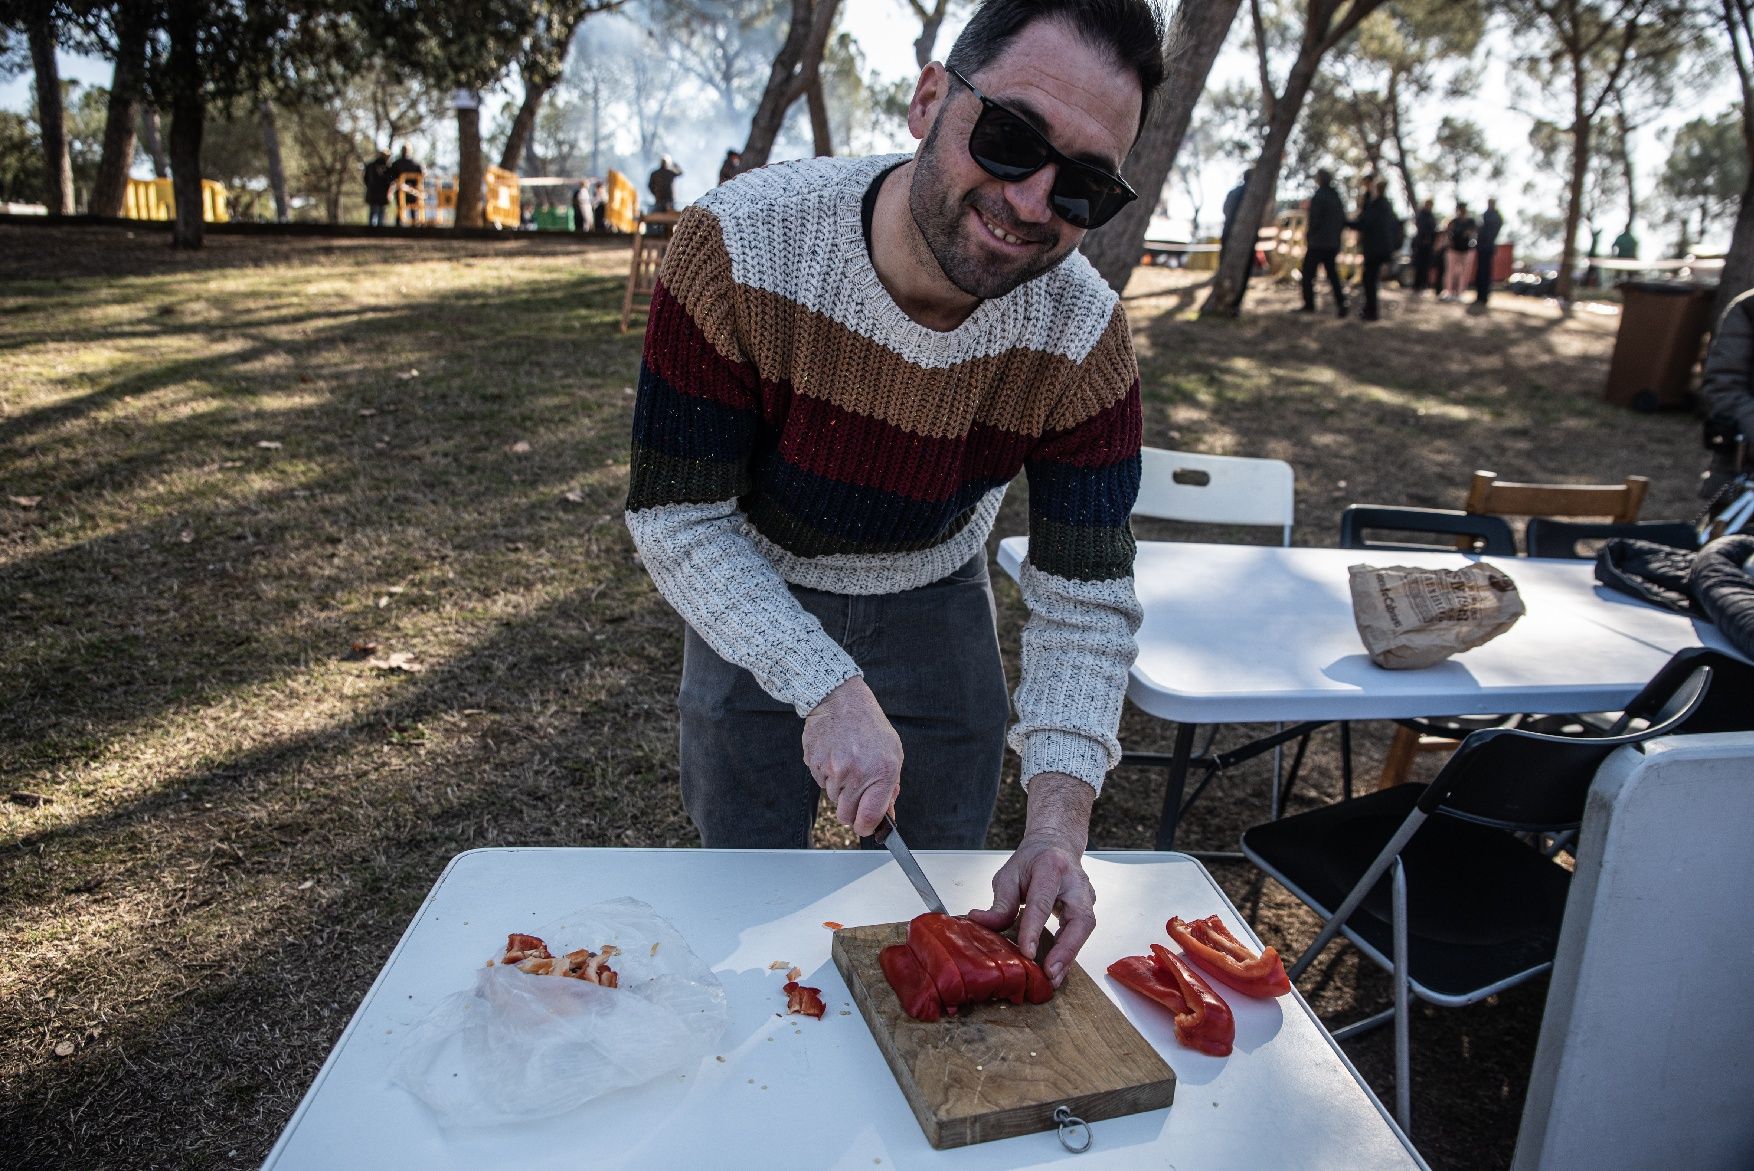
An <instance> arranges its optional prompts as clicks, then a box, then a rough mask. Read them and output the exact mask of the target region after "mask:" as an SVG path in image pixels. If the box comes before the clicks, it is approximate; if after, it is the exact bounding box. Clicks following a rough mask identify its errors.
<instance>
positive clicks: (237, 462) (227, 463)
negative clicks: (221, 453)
mask: <svg viewBox="0 0 1754 1171" xmlns="http://www.w3.org/2000/svg"><path fill="white" fill-rule="evenodd" d="M219 466H220V467H222V468H241V467H243V466H244V461H243V460H241V459H222V460H220V461H219Z"/></svg>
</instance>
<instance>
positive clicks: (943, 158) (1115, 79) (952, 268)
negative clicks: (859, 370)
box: [908, 20, 1140, 299]
mask: <svg viewBox="0 0 1754 1171" xmlns="http://www.w3.org/2000/svg"><path fill="white" fill-rule="evenodd" d="M969 80H970V81H972V82H973V83H974V84H975V85H977V86H979V87H980V89H981V92H982V93H984V94H986V95H987V96H988V97H989V98H991V99H993V100H994V101H996V102H998V103H1000V104H1001V105H1003V106H1005V107H1006V108H1007V109H1009V110H1011V111H1012V112H1014V113H1016V114H1018V115H1019V116H1021V117H1023V118H1025V119H1027V120H1029V121H1030V122H1031V123H1033V124H1034V125H1035V127H1036V129H1038V130H1040V131H1041V132H1042V133H1043V134H1045V135H1046V136H1047V139H1048V141H1049V142H1051V143H1053V144H1054V146H1055V147H1057V148H1058V149H1059V150H1060V152H1061V153H1062V154H1065V155H1067V156H1069V157H1071V158H1074V159H1078V160H1080V161H1081V162H1087V163H1090V164H1091V165H1093V166H1097V167H1100V168H1102V169H1103V170H1105V171H1108V172H1110V173H1112V174H1117V175H1118V174H1120V169H1121V161H1122V160H1123V159H1125V158H1126V155H1127V149H1128V147H1129V146H1131V144H1132V141H1133V135H1134V132H1135V130H1136V129H1137V127H1138V122H1139V100H1140V98H1139V82H1138V79H1137V78H1136V77H1135V76H1134V75H1133V73H1132V71H1131V70H1128V69H1124V68H1120V67H1118V66H1117V64H1116V62H1115V61H1114V60H1113V59H1112V58H1110V56H1109V55H1108V54H1107V53H1105V52H1103V51H1101V50H1098V49H1094V48H1092V47H1091V46H1089V45H1087V44H1086V43H1085V42H1084V40H1083V39H1082V38H1080V37H1079V36H1078V35H1077V34H1076V33H1075V32H1073V31H1072V30H1071V29H1069V28H1067V27H1066V26H1065V25H1064V24H1061V23H1059V22H1057V21H1052V20H1038V21H1036V22H1034V23H1033V24H1030V25H1029V26H1028V27H1026V28H1025V29H1024V30H1023V31H1022V32H1021V33H1019V34H1018V35H1017V37H1016V39H1014V40H1013V41H1012V42H1011V44H1010V46H1009V47H1008V48H1007V49H1006V50H1005V52H1004V53H1003V54H1002V55H1001V56H1000V57H999V58H998V59H997V60H995V61H993V62H992V63H991V64H989V65H988V66H987V67H986V68H984V69H982V70H981V71H980V73H979V74H977V75H975V76H972V77H970V78H969ZM980 113H981V103H980V99H978V98H976V97H975V96H974V95H973V94H972V93H970V92H969V91H968V90H967V89H965V88H964V87H962V86H960V85H956V86H952V85H951V82H950V78H949V75H948V74H946V73H945V72H944V69H943V67H942V66H939V65H930V66H927V68H926V70H925V72H924V73H922V74H921V76H920V82H919V85H918V87H917V88H916V89H915V91H914V100H913V104H912V105H911V106H910V107H909V110H908V126H909V128H910V129H911V130H912V131H913V133H914V136H915V137H916V138H917V137H924V138H925V142H924V144H922V145H921V147H920V149H919V152H918V154H916V156H915V159H914V171H913V181H912V183H911V185H910V187H909V190H908V208H909V210H910V211H911V212H912V213H913V218H914V223H915V224H916V225H918V227H919V229H920V233H921V235H922V236H923V237H924V238H925V241H926V246H927V247H928V248H930V249H931V252H932V255H933V256H934V257H935V258H936V259H937V261H938V266H939V267H940V268H941V269H943V270H944V275H945V276H946V277H948V278H949V279H950V282H951V283H952V284H954V285H955V286H956V287H957V288H958V289H961V290H962V291H963V292H964V293H967V294H968V295H969V296H971V297H980V298H982V299H986V298H991V297H1002V296H1004V295H1005V294H1006V293H1009V292H1010V291H1011V290H1012V289H1015V288H1017V286H1019V285H1021V284H1023V283H1024V282H1025V281H1029V280H1033V279H1035V278H1036V277H1038V276H1040V275H1041V274H1042V273H1044V272H1047V271H1048V270H1049V269H1051V268H1053V267H1054V266H1055V265H1056V264H1058V263H1059V262H1060V261H1061V260H1063V259H1064V258H1065V256H1066V254H1067V253H1068V252H1070V251H1072V249H1074V248H1076V247H1077V246H1078V244H1079V242H1080V241H1081V240H1083V239H1084V232H1083V231H1082V230H1080V229H1078V228H1074V227H1073V226H1072V225H1071V224H1069V223H1067V222H1066V221H1065V220H1063V219H1061V218H1059V216H1057V215H1055V214H1054V211H1053V208H1052V206H1051V205H1050V203H1049V193H1050V191H1051V190H1052V188H1053V183H1054V179H1055V177H1056V176H1057V174H1058V172H1059V168H1058V167H1057V166H1056V165H1055V164H1053V163H1051V162H1050V163H1048V164H1047V165H1046V166H1044V167H1042V169H1041V170H1039V171H1037V172H1036V173H1035V174H1033V175H1030V176H1029V177H1028V178H1026V179H1024V180H1022V181H1021V182H1017V183H1006V182H1003V181H1001V180H999V179H995V178H993V176H991V175H989V174H987V173H986V172H985V171H983V170H982V169H981V168H980V165H979V164H977V163H976V162H975V161H974V159H972V158H970V157H969V153H968V136H969V132H970V131H971V130H972V129H973V128H974V123H975V119H976V118H978V117H979V116H980Z"/></svg>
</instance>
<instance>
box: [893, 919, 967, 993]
mask: <svg viewBox="0 0 1754 1171" xmlns="http://www.w3.org/2000/svg"><path fill="white" fill-rule="evenodd" d="M949 918H950V916H949V915H943V914H925V915H920V916H917V917H916V918H915V919H914V920H913V921H912V922H910V923H909V924H908V925H907V945H908V947H910V948H912V949H913V953H914V956H915V958H917V959H918V960H919V961H920V966H921V967H922V968H924V969H926V975H927V976H929V977H930V978H931V980H932V985H933V987H935V988H937V989H938V999H939V1000H941V1001H943V1002H944V1007H945V1008H948V1009H955V1007H956V1006H957V1005H960V1004H966V1003H967V1002H968V991H967V986H966V984H965V983H964V980H963V966H964V965H962V964H960V963H958V962H957V955H956V952H955V950H954V949H953V948H952V946H951V943H950V940H949V938H948V936H946V935H945V933H944V928H943V923H944V922H947V921H948V920H949Z"/></svg>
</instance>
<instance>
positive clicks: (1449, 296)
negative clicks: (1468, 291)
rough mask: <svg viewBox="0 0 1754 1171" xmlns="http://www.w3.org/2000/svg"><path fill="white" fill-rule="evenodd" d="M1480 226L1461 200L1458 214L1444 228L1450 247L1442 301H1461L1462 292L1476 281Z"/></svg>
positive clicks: (1457, 206) (1457, 209)
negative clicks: (1475, 258) (1476, 254)
mask: <svg viewBox="0 0 1754 1171" xmlns="http://www.w3.org/2000/svg"><path fill="white" fill-rule="evenodd" d="M1478 227H1479V225H1478V224H1477V223H1476V222H1475V220H1474V217H1473V215H1472V214H1470V213H1469V211H1468V205H1467V204H1465V203H1462V202H1461V201H1460V200H1458V201H1457V202H1456V214H1455V215H1453V216H1451V217H1450V218H1449V223H1448V225H1446V226H1445V228H1444V243H1445V244H1446V245H1447V246H1448V258H1447V260H1446V262H1445V265H1444V271H1443V293H1442V294H1441V295H1440V296H1439V298H1438V299H1439V300H1441V301H1459V300H1460V299H1461V296H1462V290H1463V289H1465V288H1467V287H1468V282H1469V281H1471V280H1473V279H1474V268H1473V261H1474V232H1475V229H1476V228H1478Z"/></svg>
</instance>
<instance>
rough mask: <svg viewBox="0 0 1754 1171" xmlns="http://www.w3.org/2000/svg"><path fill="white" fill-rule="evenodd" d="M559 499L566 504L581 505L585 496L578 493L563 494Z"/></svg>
mask: <svg viewBox="0 0 1754 1171" xmlns="http://www.w3.org/2000/svg"><path fill="white" fill-rule="evenodd" d="M560 498H561V499H562V500H564V501H566V502H567V503H568V504H583V503H584V502H585V494H584V493H583V492H578V491H573V492H563V493H561V496H560Z"/></svg>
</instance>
